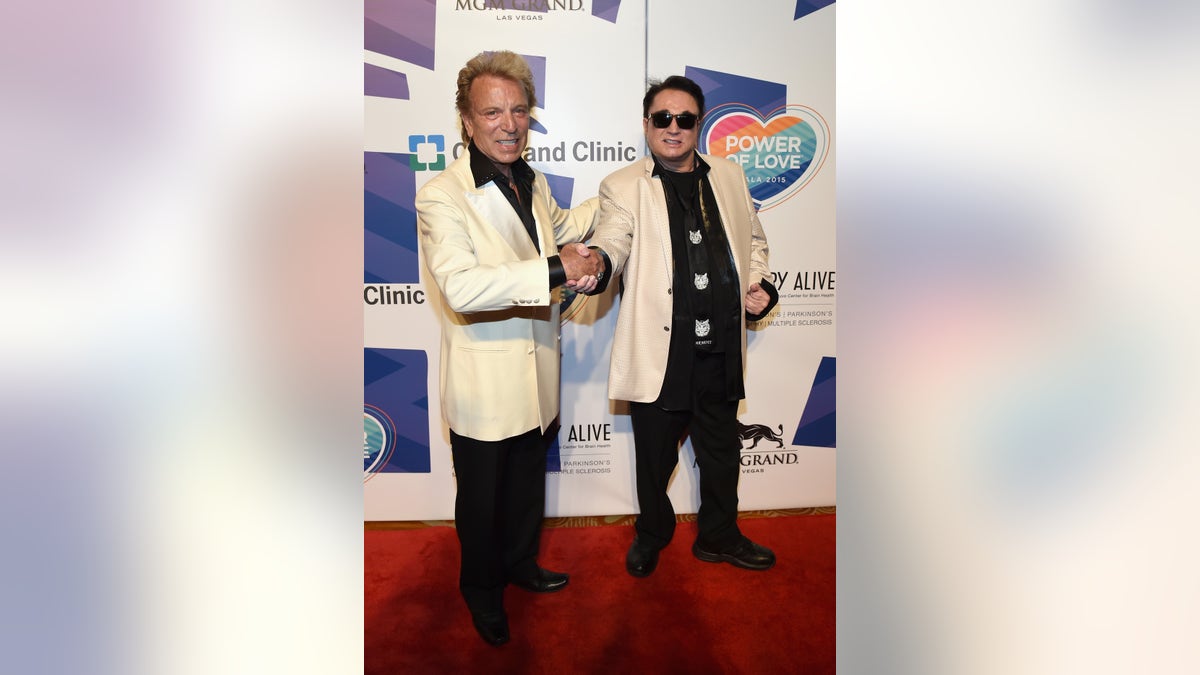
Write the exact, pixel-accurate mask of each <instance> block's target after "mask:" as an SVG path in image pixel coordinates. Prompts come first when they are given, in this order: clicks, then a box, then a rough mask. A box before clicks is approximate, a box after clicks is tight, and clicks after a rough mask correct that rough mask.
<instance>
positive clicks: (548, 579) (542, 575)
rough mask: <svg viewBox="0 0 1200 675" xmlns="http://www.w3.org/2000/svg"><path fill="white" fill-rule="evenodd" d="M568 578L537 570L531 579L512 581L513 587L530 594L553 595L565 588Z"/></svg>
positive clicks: (555, 573) (559, 573)
mask: <svg viewBox="0 0 1200 675" xmlns="http://www.w3.org/2000/svg"><path fill="white" fill-rule="evenodd" d="M570 579H571V578H570V577H569V576H567V575H565V574H563V573H562V572H551V571H550V570H544V569H542V568H540V567H539V568H537V575H536V576H534V577H533V578H532V579H513V585H514V586H519V587H520V588H524V589H525V590H527V591H529V592H530V593H553V592H554V591H561V590H562V589H564V588H566V587H567V582H568V581H570Z"/></svg>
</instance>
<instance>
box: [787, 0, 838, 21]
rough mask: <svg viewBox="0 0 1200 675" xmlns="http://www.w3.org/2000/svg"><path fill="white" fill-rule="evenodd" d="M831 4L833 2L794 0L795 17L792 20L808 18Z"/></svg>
mask: <svg viewBox="0 0 1200 675" xmlns="http://www.w3.org/2000/svg"><path fill="white" fill-rule="evenodd" d="M832 4H833V0H796V16H794V17H792V18H793V19H799V18H800V17H802V16H808V15H809V14H812V13H813V12H815V11H817V10H818V9H821V8H822V7H828V6H830V5H832Z"/></svg>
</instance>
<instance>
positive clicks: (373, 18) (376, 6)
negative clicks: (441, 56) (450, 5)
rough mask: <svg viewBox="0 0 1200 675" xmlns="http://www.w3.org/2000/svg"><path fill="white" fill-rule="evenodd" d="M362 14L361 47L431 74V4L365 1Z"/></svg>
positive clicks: (433, 12) (434, 19)
mask: <svg viewBox="0 0 1200 675" xmlns="http://www.w3.org/2000/svg"><path fill="white" fill-rule="evenodd" d="M365 10H366V12H365V22H364V29H363V46H364V47H366V48H367V49H368V50H370V51H373V52H377V53H379V54H383V55H385V56H391V57H393V58H397V59H400V60H401V61H407V62H409V63H411V64H413V65H417V66H422V67H424V68H428V69H429V70H433V46H434V38H435V37H436V35H437V31H436V24H437V7H436V5H435V2H434V0H368V2H367V4H366V7H365Z"/></svg>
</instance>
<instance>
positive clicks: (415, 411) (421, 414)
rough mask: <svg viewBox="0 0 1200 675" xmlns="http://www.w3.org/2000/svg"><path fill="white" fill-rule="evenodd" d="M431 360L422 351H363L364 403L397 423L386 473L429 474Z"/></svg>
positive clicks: (370, 349) (385, 469)
mask: <svg viewBox="0 0 1200 675" xmlns="http://www.w3.org/2000/svg"><path fill="white" fill-rule="evenodd" d="M428 370H429V357H428V355H427V354H426V353H425V351H424V350H422V349H373V348H367V349H364V350H363V403H365V404H367V405H371V406H374V407H376V408H378V409H380V410H382V411H383V412H384V413H386V414H387V416H388V417H389V418H390V419H391V420H392V422H393V423H394V424H395V432H396V441H395V447H394V449H393V450H392V455H391V457H390V458H389V459H388V461H387V464H385V465H384V466H383V467H382V468H381V469H379V471H380V472H382V473H429V472H430V461H429V391H428Z"/></svg>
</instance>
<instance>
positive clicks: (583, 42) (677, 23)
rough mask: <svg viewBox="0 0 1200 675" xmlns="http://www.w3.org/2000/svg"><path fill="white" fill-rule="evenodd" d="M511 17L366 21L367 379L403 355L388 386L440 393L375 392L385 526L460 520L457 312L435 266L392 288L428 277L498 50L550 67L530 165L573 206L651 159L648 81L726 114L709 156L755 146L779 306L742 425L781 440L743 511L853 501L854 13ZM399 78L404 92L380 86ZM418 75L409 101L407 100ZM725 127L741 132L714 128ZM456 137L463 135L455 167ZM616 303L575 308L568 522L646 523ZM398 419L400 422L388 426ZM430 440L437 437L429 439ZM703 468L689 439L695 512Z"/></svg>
mask: <svg viewBox="0 0 1200 675" xmlns="http://www.w3.org/2000/svg"><path fill="white" fill-rule="evenodd" d="M500 4H503V5H505V6H508V5H511V4H513V3H495V2H489V3H484V2H478V3H470V2H462V1H459V0H456V1H454V2H438V3H436V4H431V3H427V2H415V1H414V0H402V1H385V2H379V3H375V2H368V3H367V5H366V10H367V19H368V26H367V50H366V51H365V57H364V60H365V63H366V65H365V69H366V72H367V76H366V80H367V94H368V95H367V96H366V101H365V150H366V158H367V159H366V161H365V166H366V170H367V174H368V177H367V185H368V188H367V189H368V196H367V199H368V207H367V208H366V214H367V216H366V217H367V220H368V223H367V237H366V246H367V250H366V259H367V261H368V262H367V265H366V267H367V275H366V279H365V284H364V321H365V339H366V345H365V347H366V348H367V351H368V353H369V354H368V370H369V371H370V370H371V368H372V366H371V363H372V361H371V357H372V356H376V355H382V356H383V357H388V356H392V355H394V356H397V361H402V362H403V363H404V366H405V367H403V368H402V367H400V366H389V367H388V368H386V369H385V370H384V371H382V372H386V373H392V372H393V371H394V372H397V373H400V374H401V375H397V377H399V376H402V374H403V373H404V372H410V373H411V372H417V371H418V370H419V369H420V368H421V367H422V362H423V367H424V369H425V370H424V380H425V381H424V384H423V391H412V390H414V389H420V388H421V385H420V384H415V385H414V384H413V383H410V384H409V385H406V386H407V387H408V388H407V389H406V390H405V391H406V392H407V393H406V397H405V398H404V401H403V402H402V403H397V402H395V401H394V400H392V399H389V398H387V397H386V396H384V395H383V394H380V393H379V391H380V390H379V389H373V388H372V387H373V386H374V387H378V386H379V385H374V384H372V382H375V381H376V376H377V375H378V372H373V373H368V378H367V379H368V381H369V383H368V385H367V389H366V391H367V393H366V401H365V403H366V410H365V418H364V421H365V423H366V424H367V433H366V434H365V441H364V460H365V464H366V470H365V474H364V479H365V485H364V489H365V518H366V519H367V520H424V519H444V518H451V517H452V514H453V504H454V493H455V486H454V478H453V471H452V466H451V461H450V451H449V443H448V433H447V430H446V428H445V425H444V423H443V422H442V420H441V411H440V408H439V404H438V400H437V392H438V379H437V378H438V373H437V362H438V349H439V347H438V322H437V314H436V312H437V309H436V308H437V303H438V302H440V300H439V298H438V294H437V289H436V287H435V286H434V285H433V284H432V282H431V281H429V280H428V279H429V278H428V275H427V274H426V273H425V270H424V269H419V279H417V278H411V279H410V278H405V279H403V282H402V283H397V282H396V279H399V278H400V277H396V278H389V275H391V274H392V273H393V270H394V269H399V268H403V267H406V266H407V267H408V268H410V269H412V270H413V272H412V273H411V274H412V275H415V274H416V273H417V269H418V268H419V264H418V263H417V262H416V261H417V260H419V255H418V254H419V252H418V251H416V245H415V243H414V241H415V217H414V216H412V214H411V209H412V205H411V203H407V204H405V203H404V202H405V200H406V199H407V200H408V201H409V202H411V194H412V193H413V192H415V190H416V189H417V188H419V187H420V186H421V185H423V184H424V182H425V181H427V180H429V179H430V178H432V177H433V176H434V175H436V173H437V171H436V167H438V166H440V164H439V162H442V161H445V162H448V161H451V160H452V159H453V157H454V156H456V149H457V144H458V142H459V140H458V139H459V133H458V130H457V127H456V123H455V113H454V105H453V100H454V91H455V83H454V79H455V76H456V74H457V72H458V70H459V68H461V67H462V65H463V64H464V63H465V62H466V61H467V60H468V59H469V58H470V57H471V56H473V55H475V54H476V53H478V52H480V51H483V50H492V49H511V50H513V51H515V52H518V53H520V54H522V55H525V56H526V57H527V58H529V59H530V61H531V65H533V66H534V71H535V76H536V77H537V78H538V79H539V82H538V92H539V103H540V106H539V107H538V108H537V109H536V111H535V117H536V119H537V123H538V126H535V128H534V130H533V131H531V133H530V137H529V145H530V148H531V153H534V154H536V155H537V156H531V161H530V163H531V164H532V165H533V166H534V167H535V168H537V169H539V170H541V171H543V172H545V173H546V174H548V175H549V176H551V187H552V189H553V191H554V192H555V195H556V197H558V198H559V199H560V200H562V199H564V198H565V197H564V195H565V194H567V193H569V195H570V196H569V203H570V205H575V204H578V203H579V202H581V201H583V200H584V199H586V198H588V197H590V196H592V195H594V194H596V191H597V189H598V187H599V184H600V181H601V180H602V179H603V178H604V177H605V176H606V175H608V174H609V173H611V172H612V171H615V170H616V169H618V168H620V167H622V166H624V165H625V164H628V163H629V162H630V161H631V160H632V159H634V158H638V157H642V156H643V155H644V143H643V140H642V132H641V120H640V117H641V98H642V95H643V94H644V92H645V88H646V83H647V80H648V79H661V78H663V77H666V76H668V75H673V74H686V75H688V76H689V77H692V78H693V79H695V80H696V81H697V82H699V83H700V84H701V86H702V87H703V88H704V90H705V94H706V96H707V97H709V99H710V100H709V102H708V107H709V109H710V111H711V112H712V114H710V116H709V117H708V118H706V120H705V123H704V126H703V128H702V131H701V133H702V136H703V137H704V138H705V141H704V144H705V145H708V146H709V147H707V148H706V149H707V150H708V151H709V152H710V153H712V154H725V153H726V152H727V151H728V150H729V149H734V150H739V149H740V150H742V152H741V153H740V155H739V156H737V157H735V159H738V160H739V161H741V162H742V163H743V165H744V166H745V167H746V168H747V174H748V176H750V177H751V181H753V182H756V183H764V184H766V183H769V184H770V187H771V189H772V190H774V192H773V193H771V194H767V193H763V197H762V199H761V200H760V202H761V208H760V218H761V220H762V222H763V227H764V229H765V230H766V233H767V237H768V240H769V243H770V252H771V258H770V264H771V269H772V271H773V272H774V273H775V276H776V278H775V283H776V285H777V287H779V290H780V294H781V301H780V305H779V307H778V308H777V310H776V311H774V312H773V313H772V315H771V316H770V317H769V318H768V319H767V320H765V321H763V322H760V324H759V325H757V326H755V327H754V329H753V330H752V331H751V334H750V340H749V356H748V363H747V374H746V377H747V399H746V401H744V402H743V404H742V407H741V410H740V413H739V418H740V420H741V421H742V422H743V423H744V424H747V425H762V426H763V427H765V428H766V429H767V430H769V432H766V433H760V434H758V440H757V441H755V440H754V439H753V438H747V440H746V441H745V442H744V450H743V458H742V464H743V474H742V478H741V483H740V499H741V508H742V509H743V510H748V509H764V508H787V507H800V506H827V505H833V504H835V503H836V494H835V482H836V480H835V476H836V474H835V449H834V442H833V441H834V437H833V426H832V425H833V419H834V416H833V415H834V382H835V379H834V377H833V375H834V372H835V371H834V364H835V360H834V357H835V351H834V335H835V325H836V312H835V299H836V277H835V264H834V263H835V249H834V235H835V227H834V174H835V171H834V166H833V164H834V159H833V154H834V153H833V148H834V143H833V128H834V127H833V124H834V42H833V37H834V9H835V7H834V6H832V5H830V6H826V7H824V8H822V9H819V10H816V11H813V12H811V13H808V14H806V15H805V16H802V17H799V18H797V17H796V16H795V15H796V13H797V5H796V3H795V2H763V3H758V4H756V5H755V11H753V12H733V11H731V10H730V8H729V5H728V3H724V2H716V1H715V0H704V1H700V2H689V3H688V4H687V11H686V13H681V12H680V11H679V9H680V6H679V5H678V4H674V3H670V4H671V5H672V6H671V8H670V9H667V8H665V7H664V4H667V3H650V5H651V6H650V7H649V8H647V6H646V3H645V2H643V1H641V0H638V1H634V2H629V1H613V0H610V1H608V2H590V1H588V0H565V1H560V2H550V3H548V9H546V11H516V10H506V9H497V8H494V7H496V6H498V5H500ZM536 4H538V3H532V2H531V3H516V5H517V6H528V7H533V6H534V5H536ZM802 4H804V3H802ZM815 4H821V3H815ZM434 8H436V9H434ZM802 11H809V10H808V9H804V10H802ZM373 18H374V19H375V20H376V21H377V25H374V26H373V25H372V19H373ZM389 21H390V24H389ZM380 26H385V27H386V26H390V32H388V31H387V30H383V29H381V28H380ZM414 26H415V27H414ZM734 27H736V30H732V28H734ZM373 30H374V31H380V30H382V31H383V33H385V34H387V36H388V37H390V38H391V41H390V42H388V40H386V39H383V38H379V37H378V36H379V35H380V33H379V32H374V33H373ZM397 36H399V37H397ZM698 36H705V38H704V39H701V38H700V37H698ZM388 45H391V46H388ZM387 52H391V53H390V54H389V53H387ZM543 76H544V80H543V79H542V77H543ZM381 78H382V79H381ZM385 80H386V81H389V82H392V84H391V85H388V86H384V85H382V84H380V83H381V82H383V81H385ZM401 81H402V82H403V83H404V86H395V85H396V83H397V82H401ZM405 89H406V91H405ZM722 116H724V119H725V120H726V121H724V122H722V123H721V125H718V126H716V127H714V126H712V125H713V124H714V122H715V121H716V120H717V118H721V117H722ZM738 129H741V131H738ZM789 134H790V135H789ZM438 136H440V137H441V139H442V141H444V142H443V147H442V148H441V149H440V152H439V148H438V147H437V143H438V142H439V141H438V139H436V138H435V137H438ZM414 137H416V140H415V141H414ZM709 141H711V143H708V142H709ZM801 143H804V145H803V148H801V145H800V144H801ZM413 157H415V160H414V159H413ZM385 160H394V161H393V162H392V163H391V164H388V163H386V162H385ZM406 162H407V164H406ZM789 164H790V165H805V164H806V168H803V169H802V170H793V171H792V172H791V173H787V174H783V173H781V169H780V166H787V165H789ZM378 167H382V168H378ZM397 167H399V168H397ZM413 167H417V168H415V169H414V168H413ZM755 167H760V168H762V169H761V170H758V169H756V168H755ZM393 174H395V175H396V176H397V177H396V179H395V180H394V181H393V180H392V179H391V176H392V175H393ZM397 184H401V185H397ZM372 185H375V188H374V192H373V188H372ZM380 186H382V187H380ZM760 187H768V186H767V185H761V186H760ZM379 195H383V198H384V201H385V202H386V201H387V200H390V202H387V206H386V208H384V209H383V210H373V208H372V206H371V205H372V204H374V203H376V202H373V201H371V200H376V199H379ZM755 196H756V199H758V198H759V195H758V194H756V195H755ZM389 209H390V210H389ZM409 228H412V230H413V231H412V232H409V231H408V229H409ZM397 242H399V243H397ZM392 260H395V261H396V262H395V265H394V266H393V265H392V263H391V261H392ZM397 274H400V275H401V276H403V273H397ZM615 287H616V284H613V285H612V287H611V288H610V291H609V292H607V293H606V294H604V295H602V296H598V297H593V298H584V297H582V296H579V297H574V298H568V300H569V303H564V307H563V316H564V325H563V333H562V354H563V357H562V358H563V369H562V371H563V379H562V412H561V418H560V419H561V429H560V431H559V433H558V438H557V443H555V444H554V446H552V448H551V455H552V456H551V461H550V466H549V469H550V471H549V473H548V477H547V481H548V492H547V506H546V508H547V515H550V516H576V515H609V514H626V513H635V512H636V511H637V505H636V499H635V496H634V478H633V444H632V436H631V433H630V430H629V417H628V415H627V414H626V412H625V408H624V404H621V403H615V402H611V401H608V399H607V395H606V387H607V383H606V379H607V373H608V363H609V362H608V357H609V349H610V347H611V338H612V332H613V327H614V325H615V319H616V314H617V309H618V307H619V298H618V297H616V294H615ZM422 294H423V295H422ZM381 298H387V299H388V300H387V301H383V300H381ZM385 360H386V358H385ZM389 363H390V362H389ZM822 364H824V365H822ZM818 368H821V373H820V377H818ZM817 379H820V380H821V381H820V382H819V383H818V384H817V385H816V386H815V387H814V381H815V380H817ZM379 381H381V382H385V381H386V378H383V379H380V380H379ZM389 408H392V409H390V410H389ZM372 416H374V418H373V417H372ZM381 416H382V417H383V418H386V419H385V420H384V422H383V423H382V424H381V423H380V422H378V421H373V420H374V419H378V418H380V417H381ZM426 424H427V425H428V429H424V428H419V427H422V426H423V425H426ZM389 425H390V426H391V427H393V428H390V429H388V428H386V427H389ZM381 426H382V427H385V428H384V429H380V427H381ZM389 434H391V435H394V436H395V437H396V438H393V437H392V436H390V435H389ZM397 438H398V439H399V441H400V446H404V448H405V449H404V450H403V452H404V453H408V454H407V456H408V457H410V458H411V462H410V465H409V466H403V464H404V462H402V461H400V457H401V454H402V452H401V451H400V450H396V451H395V452H394V454H392V455H388V452H389V448H390V447H391V445H389V444H395V442H396V439H397ZM405 461H408V460H405ZM692 465H693V455H692V451H691V446H690V443H685V446H684V448H683V449H682V450H681V454H680V469H679V471H677V472H676V476H675V479H674V481H673V483H672V487H671V497H672V500H673V501H674V503H675V506H676V509H677V511H678V512H680V513H689V512H691V513H694V512H695V510H696V507H697V506H698V497H697V488H696V481H695V469H694V468H693V466H692Z"/></svg>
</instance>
